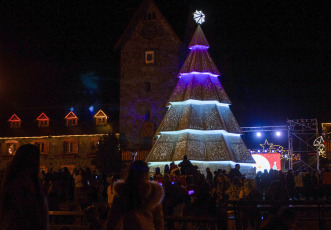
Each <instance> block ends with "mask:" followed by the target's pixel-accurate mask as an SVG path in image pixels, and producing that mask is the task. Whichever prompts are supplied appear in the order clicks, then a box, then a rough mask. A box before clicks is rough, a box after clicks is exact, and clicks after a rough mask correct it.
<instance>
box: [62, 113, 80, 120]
mask: <svg viewBox="0 0 331 230" xmlns="http://www.w3.org/2000/svg"><path fill="white" fill-rule="evenodd" d="M77 118H78V117H77V116H76V115H75V114H74V112H72V111H70V112H69V113H68V114H67V116H65V118H64V119H77Z"/></svg>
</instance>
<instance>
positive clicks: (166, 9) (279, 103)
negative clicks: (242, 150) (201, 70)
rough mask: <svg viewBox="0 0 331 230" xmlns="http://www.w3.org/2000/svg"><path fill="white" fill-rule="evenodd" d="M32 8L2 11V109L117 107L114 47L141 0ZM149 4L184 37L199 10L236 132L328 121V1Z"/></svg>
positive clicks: (17, 4)
mask: <svg viewBox="0 0 331 230" xmlns="http://www.w3.org/2000/svg"><path fill="white" fill-rule="evenodd" d="M36 2H37V1H14V0H13V1H3V2H2V4H1V5H0V15H1V19H0V20H1V27H0V102H1V103H0V109H1V110H3V109H10V110H13V111H15V109H18V108H20V109H22V108H40V107H44V106H45V107H47V106H48V107H49V106H54V107H57V106H58V107H61V106H71V105H72V106H76V105H89V104H104V103H105V104H114V105H115V104H116V103H118V102H119V98H118V94H119V50H114V45H115V43H116V42H117V41H118V39H119V37H120V36H121V34H122V33H123V31H124V29H125V26H126V25H127V23H128V21H129V20H130V19H131V16H132V14H133V12H134V9H135V8H136V7H138V6H139V4H140V3H141V1H133V0H131V1H130V0H121V1H111V0H107V1H106V0H98V1H78V0H70V1H68V0H57V1H52V2H51V3H50V1H39V3H36ZM155 2H156V4H157V5H158V6H159V8H160V10H161V12H162V13H163V14H164V15H165V17H166V18H167V19H168V21H169V22H170V24H171V25H172V27H173V28H174V30H175V31H176V33H177V34H178V35H179V37H180V38H181V39H182V40H184V38H185V33H184V32H185V26H186V22H187V19H188V17H189V12H190V10H191V9H193V10H196V9H199V10H202V11H203V12H204V13H205V15H206V22H205V23H204V24H203V25H202V29H203V31H204V33H205V35H206V37H207V40H208V41H209V43H210V45H211V47H210V49H209V52H210V54H211V56H212V58H213V60H214V62H215V63H216V65H217V67H218V68H219V70H220V72H221V73H222V76H221V77H220V81H221V83H222V85H223V86H224V88H225V90H226V91H227V93H228V95H229V97H230V99H231V100H232V106H231V109H232V112H233V113H234V115H235V117H236V118H237V120H238V122H239V124H240V126H259V125H283V124H286V120H287V119H299V118H317V119H318V121H319V122H331V112H330V108H331V107H330V104H331V97H330V89H331V79H330V27H328V26H327V25H328V22H329V23H330V20H329V18H328V17H327V16H328V13H327V12H330V11H329V10H328V7H327V4H326V2H327V1H325V5H315V3H314V1H269V0H264V1H234V0H221V1H220V0H213V1H212V0H211V1H194V0H186V1H178V0H155ZM251 2H253V3H251ZM174 77H175V76H174Z"/></svg>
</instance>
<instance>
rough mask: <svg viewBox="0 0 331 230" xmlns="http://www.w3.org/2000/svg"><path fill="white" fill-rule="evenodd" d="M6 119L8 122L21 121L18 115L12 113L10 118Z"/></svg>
mask: <svg viewBox="0 0 331 230" xmlns="http://www.w3.org/2000/svg"><path fill="white" fill-rule="evenodd" d="M8 121H9V122H11V121H21V119H19V117H18V116H17V115H16V114H13V116H11V118H10V119H9V120H8Z"/></svg>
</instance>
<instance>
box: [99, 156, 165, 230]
mask: <svg viewBox="0 0 331 230" xmlns="http://www.w3.org/2000/svg"><path fill="white" fill-rule="evenodd" d="M114 192H115V197H114V201H113V204H112V207H111V209H110V211H109V214H108V217H107V221H106V224H105V229H107V230H112V229H125V230H131V229H132V230H156V229H157V230H163V229H164V221H163V211H162V204H161V202H162V199H163V196H164V192H163V188H162V186H161V185H159V184H158V183H155V182H151V181H149V168H148V166H147V163H146V162H144V161H140V160H137V161H134V162H133V163H132V164H131V166H130V170H129V175H128V178H127V179H126V180H125V181H117V182H115V183H114Z"/></svg>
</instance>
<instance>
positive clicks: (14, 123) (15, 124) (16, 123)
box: [9, 114, 21, 128]
mask: <svg viewBox="0 0 331 230" xmlns="http://www.w3.org/2000/svg"><path fill="white" fill-rule="evenodd" d="M9 123H10V128H19V127H20V126H21V119H20V118H19V117H18V116H16V114H13V116H11V118H10V119H9Z"/></svg>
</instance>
